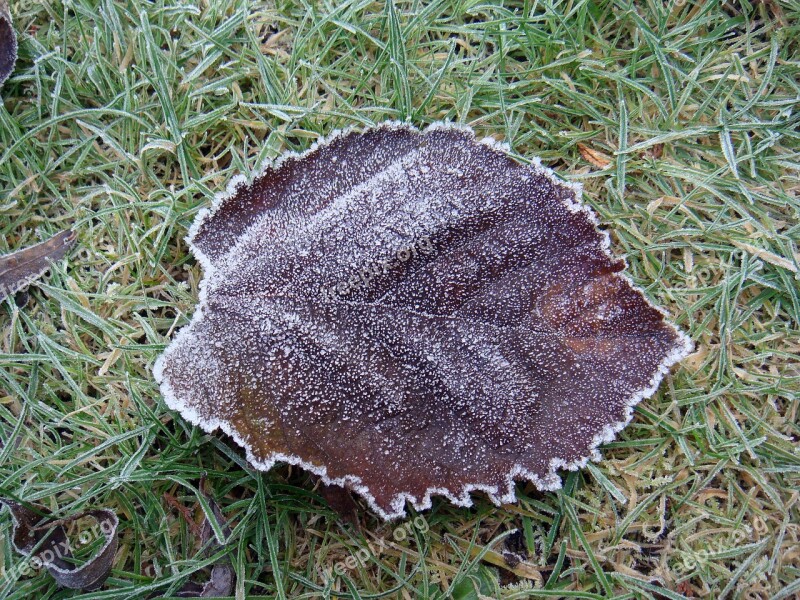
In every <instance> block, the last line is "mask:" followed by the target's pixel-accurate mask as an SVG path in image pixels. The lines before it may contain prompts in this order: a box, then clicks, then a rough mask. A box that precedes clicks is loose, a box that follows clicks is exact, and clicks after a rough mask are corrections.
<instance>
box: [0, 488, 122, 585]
mask: <svg viewBox="0 0 800 600" xmlns="http://www.w3.org/2000/svg"><path fill="white" fill-rule="evenodd" d="M0 504H5V505H6V506H7V507H8V508H9V510H10V511H11V517H12V518H13V520H14V539H13V544H14V549H15V550H16V551H17V552H19V553H20V554H22V555H24V556H27V557H30V559H31V560H32V561H33V560H34V559H35V561H36V562H37V563H39V564H41V565H43V566H45V568H47V570H48V571H49V573H50V575H52V576H53V578H54V579H55V580H56V583H58V585H60V586H62V587H66V588H70V589H73V590H87V591H91V590H96V589H98V588H99V587H100V586H101V585H103V582H104V581H105V580H106V578H107V577H108V575H109V573H110V572H111V565H112V563H113V561H114V555H115V554H116V552H117V527H118V526H119V519H118V518H117V515H115V514H114V512H113V511H111V510H108V509H97V510H89V511H86V512H83V513H80V514H77V515H73V516H70V517H67V518H66V519H54V518H52V517H49V516H47V515H48V514H49V511H48V510H47V509H46V508H44V507H41V506H37V507H36V511H34V510H33V509H31V508H28V507H26V506H23V505H22V504H20V503H19V502H16V501H14V500H9V499H6V498H0ZM41 515H44V516H41ZM84 517H91V518H93V519H94V520H95V521H96V522H97V525H98V528H97V529H92V531H97V536H93V535H89V536H88V537H87V538H86V539H87V540H89V541H91V540H93V539H95V537H99V536H102V537H103V538H104V540H105V541H104V543H103V545H102V546H101V548H100V549H99V550H98V551H97V552H96V553H95V554H94V556H93V557H92V558H91V559H89V560H87V561H86V562H85V563H83V565H82V566H79V565H77V564H76V563H75V560H74V558H73V552H72V543H71V542H70V539H69V538H68V537H67V532H66V531H65V529H64V525H66V524H68V523H71V522H73V521H76V520H78V519H82V518H84Z"/></svg>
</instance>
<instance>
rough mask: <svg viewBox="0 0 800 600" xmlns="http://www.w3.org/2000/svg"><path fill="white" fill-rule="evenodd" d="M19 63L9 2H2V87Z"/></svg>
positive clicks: (0, 71) (0, 15)
mask: <svg viewBox="0 0 800 600" xmlns="http://www.w3.org/2000/svg"><path fill="white" fill-rule="evenodd" d="M16 62H17V34H16V33H14V28H13V27H12V24H11V12H10V11H9V10H8V2H7V1H6V0H0V86H2V85H3V83H4V82H5V80H6V79H8V76H9V75H11V72H12V71H13V70H14V63H16Z"/></svg>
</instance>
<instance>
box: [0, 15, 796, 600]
mask: <svg viewBox="0 0 800 600" xmlns="http://www.w3.org/2000/svg"><path fill="white" fill-rule="evenodd" d="M11 10H12V13H13V14H14V17H15V25H16V27H17V29H18V31H21V32H23V33H22V35H21V36H20V37H21V44H20V60H19V62H18V64H17V69H16V72H15V74H14V75H13V76H12V78H11V79H10V80H9V81H8V82H7V83H6V85H5V87H4V88H3V89H2V92H1V93H2V103H0V205H1V206H2V209H1V210H0V229H2V232H3V238H2V240H1V241H0V251H2V252H5V251H10V250H12V249H16V248H19V247H22V246H25V245H29V244H32V243H34V242H36V241H37V240H39V239H40V238H43V237H44V236H46V235H48V234H52V233H54V232H56V231H57V230H59V229H61V228H64V227H67V226H70V225H74V226H75V228H76V229H77V231H78V236H79V239H78V244H77V248H76V250H75V251H74V252H73V253H72V257H71V259H70V260H69V263H68V264H67V265H66V266H60V267H58V268H56V269H54V270H53V271H54V272H53V273H52V274H51V276H50V277H48V278H46V279H45V281H44V283H43V284H42V285H41V286H40V287H38V288H33V289H32V290H31V298H30V301H29V303H28V305H27V306H26V307H25V308H23V309H18V308H16V307H15V306H14V304H13V302H12V301H6V302H5V303H4V304H3V305H2V307H0V331H2V337H0V363H2V370H0V439H2V447H0V493H2V495H13V496H16V497H20V498H24V499H26V500H28V501H37V502H41V503H43V504H44V505H46V506H48V507H49V508H51V509H53V510H56V511H57V512H58V514H62V515H66V514H69V513H72V512H75V511H79V510H82V509H85V508H88V507H94V506H106V507H111V508H113V509H114V510H116V511H117V513H118V514H119V515H120V520H121V527H120V550H119V552H118V554H117V557H116V560H115V563H114V569H113V572H112V576H111V578H110V579H109V580H108V582H107V583H106V586H105V588H104V590H103V591H99V592H92V593H83V594H79V593H73V592H68V591H63V590H62V591H59V590H57V589H56V587H55V585H54V582H53V580H52V579H51V578H49V576H48V575H47V574H46V573H38V574H35V575H33V576H27V577H19V576H15V577H7V576H6V577H3V578H0V596H1V597H3V598H9V599H29V598H67V597H70V598H82V599H86V600H88V599H100V598H146V597H148V595H150V594H151V593H152V592H153V591H158V592H159V593H160V594H164V595H167V596H168V595H169V594H173V593H175V592H176V591H177V590H178V589H179V587H180V585H181V584H182V583H183V582H184V581H185V580H186V579H187V578H193V579H199V578H202V577H203V573H207V571H208V568H207V567H208V565H209V563H210V559H208V558H206V557H204V556H203V555H201V554H200V553H199V551H198V547H197V542H196V536H194V534H193V533H192V527H191V526H190V524H189V523H188V522H187V519H186V518H185V517H184V515H183V514H182V513H181V511H180V510H179V508H180V507H186V508H188V509H190V510H192V511H194V512H193V514H194V518H195V519H196V520H197V519H200V518H201V517H202V512H203V505H202V504H201V503H200V501H199V500H198V495H197V491H196V490H197V488H196V486H197V485H198V481H199V479H200V477H201V475H202V474H203V473H206V474H207V481H208V489H209V490H210V491H211V492H212V494H213V495H214V497H215V498H216V499H217V500H218V501H219V503H220V505H221V506H222V509H223V511H224V512H225V514H226V515H227V516H228V517H229V519H230V520H231V523H232V524H233V525H234V530H233V534H232V535H231V537H230V540H229V544H228V546H227V550H226V552H227V553H228V555H229V556H230V559H231V561H232V563H233V565H234V567H235V569H236V572H237V575H238V579H237V585H236V595H237V597H238V598H244V597H259V596H261V597H277V598H288V597H292V598H295V597H298V598H302V597H306V598H311V597H331V596H336V597H354V598H355V597H363V598H367V597H378V596H379V595H380V594H384V596H387V597H399V598H426V597H448V596H451V597H455V598H465V599H466V598H479V597H481V595H482V596H483V597H492V598H508V599H511V598H527V597H538V598H611V597H613V598H617V599H622V598H659V599H660V598H670V599H675V598H684V597H687V598H691V597H714V598H720V599H722V598H747V599H750V598H753V599H754V598H759V599H774V600H778V599H781V598H796V597H797V596H798V594H800V501H799V500H800V489H798V484H799V483H800V454H799V453H798V446H797V439H798V435H800V431H798V402H797V399H798V394H799V393H800V369H798V354H800V283H799V281H800V279H799V278H798V262H800V254H798V239H800V225H798V223H799V222H800V219H798V214H800V202H798V191H799V190H800V182H799V181H798V164H800V161H798V147H799V145H798V122H800V119H798V113H797V108H798V107H797V105H798V99H799V98H800V84H799V83H798V82H800V53H799V52H798V40H800V26H799V25H798V17H800V6H799V5H798V4H797V2H796V1H792V2H779V1H778V0H762V1H755V0H752V1H751V2H749V3H748V2H742V3H739V2H730V3H727V4H724V5H723V4H720V3H717V2H691V1H689V2H682V1H677V2H676V1H665V2H661V1H657V0H650V1H645V0H641V1H639V2H636V3H632V2H628V1H625V0H612V1H602V2H598V3H590V2H584V1H581V0H570V1H559V0H550V1H535V0H530V1H516V2H515V1H510V0H509V1H500V2H488V1H485V2H484V1H479V0H464V1H461V2H445V1H436V0H434V1H431V2H422V1H408V2H397V3H395V4H394V5H392V4H389V5H388V6H384V5H383V3H377V2H370V1H364V0H361V1H352V2H346V1H345V2H338V1H337V2H333V1H328V2H324V3H317V4H311V3H307V2H290V1H288V0H278V1H277V2H276V3H274V4H269V5H265V4H263V3H257V2H253V3H251V2H247V1H245V0H236V1H234V2H230V3H229V2H222V1H221V0H203V1H202V2H200V3H198V4H197V5H195V4H193V3H189V2H176V3H167V2H165V1H164V0H154V1H152V2H145V1H143V0H125V1H122V0H117V1H114V0H103V1H93V0H71V1H70V2H68V3H62V2H59V1H48V0H41V1H33V0H27V1H26V0H20V1H19V2H17V3H16V6H12V9H11ZM389 118H392V119H406V118H409V119H411V121H412V122H414V123H415V124H418V125H423V124H425V123H428V122H431V121H434V120H440V119H450V120H452V121H457V122H464V123H469V124H471V125H472V126H473V127H475V128H476V129H477V130H478V131H479V132H480V133H481V134H485V135H494V136H496V137H499V138H502V139H505V141H507V142H508V143H509V144H511V146H512V147H513V150H514V152H515V153H516V154H517V155H518V156H519V157H520V158H522V159H525V158H530V157H532V156H539V157H541V158H542V160H543V162H544V163H545V164H546V165H548V166H550V167H552V168H555V169H556V170H557V171H558V172H559V173H560V174H561V175H562V176H564V177H565V178H568V179H571V180H577V181H581V182H583V184H584V186H585V189H586V200H587V202H588V203H590V204H591V205H592V206H593V207H594V208H595V210H596V211H597V212H598V213H599V215H600V218H601V220H602V222H603V224H604V225H606V226H607V227H608V228H609V229H610V230H611V232H612V236H613V248H614V251H615V252H616V253H617V254H619V255H622V256H625V257H626V258H627V259H628V262H629V264H630V268H629V272H630V274H631V276H632V277H633V278H634V280H635V281H636V282H637V283H638V284H640V285H641V286H643V287H644V288H645V289H646V292H647V294H648V296H649V297H650V298H651V299H653V301H655V302H656V303H657V304H659V305H661V306H664V307H665V308H667V309H668V310H669V312H670V313H671V314H672V315H673V317H674V319H675V321H676V322H677V323H678V324H679V326H680V327H682V328H683V329H685V330H687V331H689V332H690V334H691V336H692V338H693V339H694V340H695V342H696V346H697V351H696V352H695V353H694V354H693V355H692V356H690V357H689V358H688V359H687V360H686V361H685V362H684V363H683V364H682V365H681V366H680V367H679V368H677V369H675V370H674V371H673V374H672V375H671V376H670V377H669V378H668V380H667V381H666V382H665V383H664V384H663V385H662V386H661V388H660V390H659V392H658V393H657V394H656V395H655V396H653V397H652V398H650V399H649V400H646V401H645V402H643V403H642V404H641V405H640V406H639V407H638V409H637V411H636V417H635V419H634V421H633V422H632V423H631V425H630V426H629V427H628V428H626V429H625V430H624V432H623V433H622V434H621V435H620V437H619V438H618V439H617V440H616V441H615V442H613V443H611V444H608V445H607V446H606V447H605V448H604V458H605V460H604V461H603V462H600V463H597V464H594V465H591V466H590V467H589V468H587V469H585V470H583V471H581V472H578V473H570V474H568V475H566V477H565V486H564V489H563V490H561V491H559V492H557V493H540V492H537V491H535V490H534V489H533V488H532V487H531V486H529V485H524V484H520V485H519V486H518V496H519V503H518V504H517V505H512V506H508V507H504V508H501V509H498V508H496V507H494V506H492V505H491V504H490V503H488V502H487V501H486V500H484V499H479V500H478V502H477V503H476V506H475V507H473V508H471V509H461V508H457V507H454V506H451V505H449V504H448V503H446V502H436V503H435V505H434V508H433V509H432V510H431V511H429V512H426V513H424V514H422V515H420V517H422V518H423V519H424V523H425V526H424V527H421V528H416V527H411V528H410V529H405V530H404V531H405V534H398V533H397V530H395V527H397V524H393V525H385V524H382V523H380V522H378V521H377V520H376V519H375V518H374V517H373V516H372V515H370V514H369V513H363V514H362V517H361V519H362V527H361V529H360V530H358V531H356V530H351V529H348V528H345V527H342V526H341V525H340V524H339V523H338V522H337V520H336V518H335V516H334V514H333V512H332V511H331V510H330V509H329V508H327V505H326V504H325V503H324V501H323V500H322V498H321V496H320V494H319V493H318V491H315V490H314V488H313V483H312V482H311V481H310V479H309V477H308V475H307V474H305V473H303V472H299V471H297V470H296V469H290V468H288V467H284V468H277V469H275V470H273V471H272V472H270V473H266V474H264V473H257V472H254V471H252V470H250V469H248V468H247V465H246V464H245V461H244V459H243V458H242V454H241V452H239V450H238V449H237V448H236V447H234V446H232V445H231V444H230V443H228V441H227V440H225V439H222V438H221V437H219V436H209V435H205V434H203V433H201V432H200V431H199V430H198V429H195V428H193V427H191V426H189V425H187V423H186V422H184V421H183V420H182V419H181V418H180V417H179V416H178V415H176V414H173V413H171V412H170V411H168V410H167V409H166V408H165V405H164V403H163V401H162V399H161V397H160V395H159V392H158V389H157V387H156V385H155V384H154V381H153V378H152V376H151V371H150V369H151V366H152V364H153V361H154V360H155V357H156V356H157V355H158V354H159V353H160V352H161V351H162V349H163V348H164V347H165V345H166V343H167V342H168V340H169V339H170V337H171V335H172V334H173V333H174V332H175V330H176V328H178V327H179V326H181V325H182V324H183V323H185V322H187V320H188V317H189V316H190V315H191V313H192V310H193V307H194V305H195V303H196V299H197V294H198V289H197V287H198V282H199V281H200V279H201V276H202V273H201V270H200V268H199V265H197V264H196V263H195V262H194V261H193V260H192V258H191V257H190V256H189V254H188V251H187V247H186V243H185V242H184V241H183V236H184V235H185V234H186V231H187V228H188V226H189V225H190V224H191V222H192V221H193V219H194V217H195V215H196V213H197V211H198V210H200V209H201V208H202V207H204V206H207V205H208V204H209V202H210V200H211V198H212V196H213V195H214V193H215V192H216V191H218V190H220V189H221V188H222V187H223V186H224V185H225V183H226V182H227V181H228V180H229V179H230V178H231V177H232V176H234V174H236V173H240V172H249V171H250V170H252V169H253V168H255V166H256V165H258V164H259V163H260V162H261V161H262V160H263V159H265V158H266V157H274V156H277V155H278V154H279V153H281V152H283V151H284V150H287V149H291V150H303V149H305V148H307V147H308V146H309V145H310V144H311V143H312V142H313V140H315V139H316V138H317V137H318V136H319V135H321V134H325V133H327V132H330V131H332V130H334V129H337V128H340V127H343V126H347V125H352V124H367V123H373V122H378V121H382V120H384V119H389ZM514 528H519V529H520V530H521V531H522V533H523V541H524V544H525V545H526V546H527V549H528V552H529V553H530V561H529V564H525V563H523V564H522V565H520V566H518V567H517V568H516V569H515V570H514V571H513V572H511V571H509V569H508V568H504V567H503V564H504V563H503V560H502V558H501V556H500V554H499V552H500V551H502V547H503V544H504V541H503V540H502V539H499V537H500V536H503V535H506V532H508V531H509V530H511V529H514ZM0 529H2V532H3V543H2V545H1V546H0V547H1V548H2V562H0V566H3V567H4V569H5V571H4V572H5V573H10V572H11V570H12V569H13V567H14V565H16V564H18V562H19V561H20V557H19V556H17V555H15V554H14V553H13V552H12V550H11V546H10V542H9V536H10V532H11V525H10V519H8V518H7V517H4V518H3V519H2V521H1V522H0ZM401 537H402V538H403V539H397V538H401ZM350 556H361V557H363V558H365V564H358V565H355V566H354V568H352V569H345V575H343V576H342V575H336V574H335V573H334V572H333V569H334V567H335V566H336V564H337V563H339V562H341V561H345V560H346V559H347V558H348V557H350ZM351 562H352V561H351ZM533 588H538V590H537V591H536V592H532V591H531V590H532V589H533Z"/></svg>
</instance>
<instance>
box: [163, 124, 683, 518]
mask: <svg viewBox="0 0 800 600" xmlns="http://www.w3.org/2000/svg"><path fill="white" fill-rule="evenodd" d="M190 241H191V243H192V249H193V251H194V253H195V255H196V256H197V257H198V259H199V260H200V261H201V262H202V264H203V267H204V269H205V274H206V277H205V279H204V281H203V285H202V292H201V297H200V305H199V307H198V309H197V311H196V313H195V315H194V318H193V319H192V322H191V323H190V324H189V325H188V326H187V327H186V328H184V329H183V330H182V331H181V332H180V334H179V335H178V337H177V338H176V339H175V340H174V342H173V343H172V344H171V345H170V346H169V348H168V349H167V351H166V352H165V353H164V354H163V356H161V357H160V359H159V361H158V363H157V364H156V368H155V374H156V377H157V379H158V380H159V382H160V383H161V390H162V392H163V394H164V396H165V398H166V400H167V403H168V404H169V406H171V407H172V408H174V409H177V410H179V411H180V412H181V413H182V414H183V415H184V417H186V418H187V419H189V420H190V421H191V422H193V423H195V424H198V425H200V426H201V427H203V428H204V429H206V430H207V431H213V430H215V429H217V428H221V429H223V430H224V431H225V432H227V433H228V434H230V435H232V436H233V437H234V438H235V439H236V441H237V442H238V443H239V444H241V445H242V446H243V447H244V448H245V449H246V451H247V455H248V458H249V460H250V461H251V463H252V464H254V465H255V466H256V467H258V468H260V469H264V470H266V469H269V468H270V467H272V465H273V464H274V463H275V462H276V461H286V462H289V463H292V464H298V465H301V466H303V467H304V468H306V469H309V470H311V471H313V472H314V473H317V474H318V475H320V476H321V477H322V478H323V480H324V481H325V482H326V483H335V484H338V485H346V486H347V487H350V488H352V489H354V490H356V491H357V492H358V493H360V494H361V495H362V496H364V497H365V498H366V499H367V500H368V502H369V503H370V505H371V506H372V508H374V509H375V510H376V511H377V512H378V513H379V514H380V515H381V516H382V517H384V518H393V517H398V516H401V515H402V514H404V505H405V501H406V500H410V501H411V502H412V503H413V504H414V505H415V507H417V508H426V507H429V506H430V497H431V495H432V494H442V495H445V496H447V497H449V498H450V499H451V500H452V501H453V502H455V503H457V504H459V505H469V504H470V503H471V499H470V492H471V491H472V490H484V491H486V492H487V493H488V494H489V495H490V497H491V499H492V500H493V501H495V502H498V503H499V502H510V501H513V500H514V484H513V481H514V480H515V479H527V480H530V481H533V482H534V483H535V484H536V485H537V486H538V487H539V488H540V489H554V488H557V487H559V486H560V483H561V482H560V478H559V477H558V475H557V474H556V469H558V468H560V467H565V468H577V467H578V466H580V465H583V464H584V463H585V462H586V460H587V459H588V458H590V457H594V458H596V457H597V451H596V447H597V446H598V445H599V444H600V443H602V442H604V441H607V440H610V439H612V438H613V436H614V434H615V433H616V432H617V431H618V430H619V429H621V428H622V427H623V426H624V424H625V423H626V422H627V421H628V420H629V419H630V418H631V412H632V407H633V405H635V404H636V403H637V402H638V401H639V400H641V399H642V398H643V397H646V396H648V395H650V394H652V393H653V391H654V390H655V389H656V387H657V385H658V383H659V381H660V380H661V378H662V377H663V375H664V374H665V373H666V372H667V370H668V368H669V367H670V366H671V365H672V364H674V363H675V362H677V361H679V360H680V359H681V358H682V357H683V356H685V355H686V353H687V352H688V351H689V349H690V346H691V344H690V342H689V341H688V339H687V338H686V337H685V336H683V335H682V334H681V333H679V332H678V331H677V330H676V329H675V328H674V327H673V326H672V325H670V324H669V323H667V322H666V321H665V320H664V316H663V314H662V312H660V311H659V310H658V309H656V308H654V307H653V306H652V305H651V304H650V303H648V301H647V300H645V298H644V297H643V296H642V293H641V292H640V291H638V290H637V289H636V288H634V287H633V286H632V285H631V283H630V281H629V280H628V279H627V278H626V277H625V276H624V275H622V273H621V272H620V271H621V270H622V269H623V268H624V263H623V261H621V260H618V259H615V258H614V257H613V256H612V255H611V254H610V253H609V251H608V245H609V238H608V236H607V235H606V234H605V233H603V232H601V231H598V229H597V228H596V219H595V217H594V216H593V214H592V212H591V211H590V210H589V209H588V208H586V207H584V206H583V205H582V204H581V203H580V189H579V188H578V187H577V186H574V185H570V184H567V183H564V182H563V181H560V180H558V179H557V178H556V177H555V176H554V175H553V174H552V173H551V172H550V171H548V170H546V169H544V168H542V167H541V166H540V165H539V164H538V162H535V163H534V164H533V165H532V166H526V165H522V164H520V163H518V162H516V161H514V160H513V159H512V158H510V157H509V156H508V154H507V153H506V152H505V151H504V149H503V148H502V147H500V146H498V145H496V144H494V143H492V142H480V141H477V140H476V139H475V138H474V136H473V134H472V132H471V131H470V130H468V129H465V128H461V127H455V126H450V125H442V124H439V125H435V126H432V127H429V128H428V129H426V130H425V131H424V132H419V131H417V130H416V129H414V128H412V127H409V126H406V125H401V124H396V123H391V124H386V125H384V126H381V127H376V128H373V129H369V130H367V131H365V132H363V133H360V134H359V133H353V132H349V133H344V134H339V135H335V136H333V137H332V138H331V139H329V140H327V141H326V142H324V143H321V144H318V145H315V146H314V147H313V148H312V149H311V150H310V151H309V152H307V153H305V154H303V155H300V156H298V155H289V156H285V157H283V158H282V159H281V160H279V161H278V162H277V163H276V164H275V165H273V166H270V167H268V168H266V169H265V170H264V171H263V172H262V173H261V174H259V175H258V176H257V177H255V179H254V180H253V181H252V182H250V183H246V182H245V181H244V180H243V179H236V180H234V182H233V183H232V184H231V186H229V189H228V191H227V193H226V194H225V195H224V196H221V197H220V198H218V200H217V202H216V203H215V204H214V206H213V207H212V209H211V210H209V211H204V212H203V213H202V214H201V215H200V216H199V217H198V219H197V222H196V223H195V225H194V226H193V228H192V231H191V233H190Z"/></svg>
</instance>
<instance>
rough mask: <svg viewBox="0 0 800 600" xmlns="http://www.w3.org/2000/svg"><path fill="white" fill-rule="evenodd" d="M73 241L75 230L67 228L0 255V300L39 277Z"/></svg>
mask: <svg viewBox="0 0 800 600" xmlns="http://www.w3.org/2000/svg"><path fill="white" fill-rule="evenodd" d="M74 242H75V232H73V231H71V230H69V229H67V230H65V231H62V232H61V233H58V234H56V235H54V236H53V237H51V238H50V239H49V240H46V241H44V242H42V243H41V244H36V245H35V246H31V247H29V248H25V249H23V250H17V251H16V252H12V253H11V254H6V255H4V256H0V300H3V299H4V298H5V297H6V296H8V295H10V294H14V293H16V292H17V291H19V290H20V289H22V288H24V287H25V286H27V285H30V284H31V283H33V282H34V281H36V280H37V279H39V277H41V276H42V275H44V274H45V272H46V271H47V269H49V268H50V265H51V264H52V263H53V262H56V261H58V260H61V259H62V258H64V257H65V256H66V255H67V251H68V250H69V249H70V247H71V246H72V244H73V243H74Z"/></svg>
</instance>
